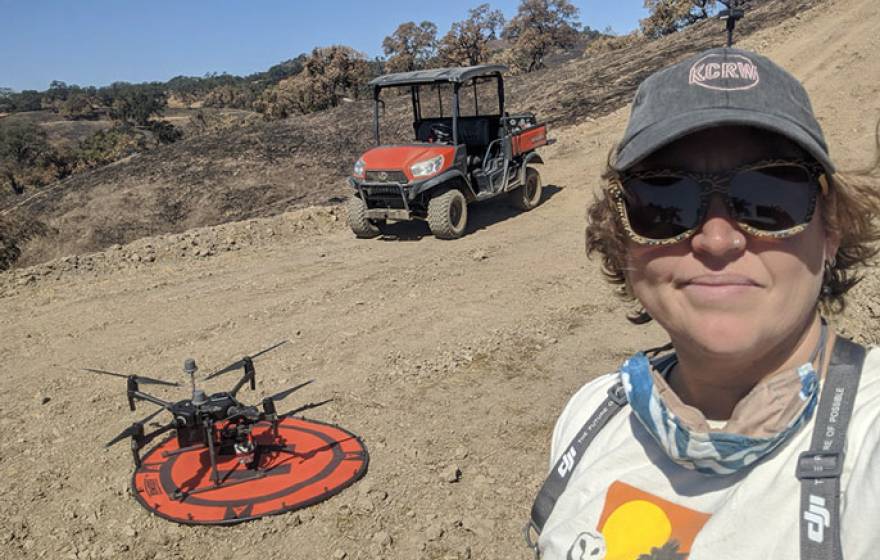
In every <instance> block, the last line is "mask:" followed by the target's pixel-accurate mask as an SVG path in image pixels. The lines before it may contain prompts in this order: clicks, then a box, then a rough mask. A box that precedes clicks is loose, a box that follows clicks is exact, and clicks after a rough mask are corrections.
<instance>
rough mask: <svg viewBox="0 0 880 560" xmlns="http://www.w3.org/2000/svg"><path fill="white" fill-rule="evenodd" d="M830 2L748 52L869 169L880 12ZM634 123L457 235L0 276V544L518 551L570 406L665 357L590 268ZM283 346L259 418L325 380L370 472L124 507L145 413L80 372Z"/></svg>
mask: <svg viewBox="0 0 880 560" xmlns="http://www.w3.org/2000/svg"><path fill="white" fill-rule="evenodd" d="M832 6H833V8H834V9H833V10H832V11H825V12H821V13H807V14H804V15H803V16H801V19H800V21H797V22H794V21H793V22H791V23H787V24H785V25H783V26H781V28H776V29H775V30H770V31H764V32H761V33H759V34H758V35H756V36H753V37H751V38H749V40H748V41H747V42H746V43H745V44H744V45H743V46H745V47H747V48H753V49H756V50H759V51H761V52H763V53H765V54H768V55H770V56H771V57H773V58H774V59H776V60H778V61H779V62H780V63H782V64H783V65H784V66H786V67H787V68H789V69H790V70H791V71H793V72H794V73H795V74H796V75H798V76H800V77H802V78H803V79H804V80H805V82H806V85H807V87H808V89H809V90H810V92H811V94H812V96H813V100H814V104H815V106H816V111H817V113H818V114H819V115H820V116H821V119H822V123H823V126H824V127H825V129H826V132H827V134H828V137H829V139H830V142H831V144H832V149H833V153H834V155H835V156H837V157H838V158H839V159H840V160H841V161H842V162H843V163H844V164H850V165H852V164H860V163H861V164H864V163H866V162H868V161H869V160H870V156H871V153H872V151H871V150H872V148H873V142H872V138H871V135H872V133H873V123H874V122H875V121H876V119H877V118H878V117H880V95H878V84H880V66H878V60H877V58H876V53H877V52H880V48H878V38H877V35H876V33H875V30H876V29H877V27H878V25H880V14H878V8H877V5H876V3H875V2H873V1H869V0H840V1H838V2H835V3H833V5H832ZM625 116H626V112H625V111H619V112H617V113H615V114H613V115H610V116H609V117H606V118H603V119H601V120H599V121H595V122H589V123H584V124H581V125H579V126H576V127H572V128H568V129H565V130H559V131H556V132H555V134H554V135H555V136H556V137H557V138H558V139H559V141H558V143H557V144H556V145H555V146H553V147H551V148H549V149H546V150H545V151H544V152H543V155H544V157H545V160H546V161H547V162H548V164H547V165H546V166H545V167H544V169H543V170H542V173H543V177H544V181H545V184H547V185H549V186H548V188H547V192H546V198H545V200H544V202H543V204H542V205H541V206H540V207H538V208H537V209H535V210H534V211H532V212H529V213H527V214H517V213H515V212H514V211H512V210H510V211H509V210H507V209H505V208H501V207H499V206H496V205H492V206H490V205H484V206H477V207H474V208H473V209H472V222H473V224H472V226H471V229H470V231H469V233H468V235H467V236H466V237H464V238H463V239H460V240H457V241H454V242H442V241H438V240H435V239H434V238H432V237H430V236H429V235H428V234H427V228H425V227H422V226H421V225H418V224H417V225H400V226H398V227H397V228H396V229H395V232H394V233H395V234H396V236H392V237H390V238H386V239H383V240H371V241H361V240H356V239H354V238H353V236H352V235H351V233H350V232H349V231H347V230H346V229H345V227H344V226H343V224H342V221H341V220H334V217H335V215H333V214H330V213H328V212H326V211H314V212H304V213H303V212H298V213H294V214H287V215H284V216H280V217H277V218H272V219H268V220H261V221H255V222H251V223H243V224H238V225H233V226H228V227H226V226H223V227H221V228H216V231H215V230H203V231H201V232H196V233H192V234H189V235H187V236H171V237H166V238H162V239H154V240H147V241H145V242H139V243H137V244H134V245H133V246H131V247H124V248H119V249H114V250H111V251H108V252H107V253H105V254H101V255H97V256H93V257H89V258H88V259H68V260H67V261H65V262H60V261H59V262H56V263H53V264H52V266H51V268H50V267H42V268H38V269H33V270H30V271H27V270H26V271H19V272H15V273H7V274H5V275H4V276H3V278H2V279H0V285H2V286H4V288H3V291H2V293H3V294H4V296H5V297H3V298H2V299H0V325H2V334H3V339H2V342H0V360H2V363H3V364H4V367H3V375H2V377H0V403H2V405H0V406H2V408H0V426H2V428H3V430H2V433H3V437H2V439H0V480H2V481H3V485H4V486H3V491H2V494H0V527H2V530H0V549H3V550H4V551H5V552H6V555H5V556H6V557H7V558H13V557H15V558H115V557H122V555H123V554H124V555H125V557H127V558H205V557H215V558H233V557H235V558H276V557H281V556H282V555H283V556H285V557H289V558H322V559H323V558H337V559H340V558H401V559H412V558H527V557H528V554H527V552H526V550H525V549H524V547H523V546H522V543H521V540H520V537H519V530H520V527H521V525H522V523H523V522H524V520H525V518H526V515H527V512H528V508H529V507H530V503H531V502H530V501H531V499H532V497H533V495H534V492H535V490H536V488H537V485H538V484H539V482H540V480H541V478H542V474H543V472H544V470H545V469H546V462H547V453H548V444H549V434H550V430H551V429H552V423H553V421H554V419H555V417H556V415H557V413H558V412H559V410H560V408H561V407H562V405H563V404H564V402H565V400H566V399H567V397H568V396H569V395H570V394H571V393H572V392H573V391H574V390H575V389H576V388H577V387H579V386H580V385H581V384H583V383H584V382H585V381H587V380H588V379H590V378H592V377H593V376H595V375H597V374H599V373H602V372H605V371H608V370H610V369H613V368H615V367H616V365H617V364H618V362H619V361H620V360H621V358H623V357H625V356H626V355H628V354H630V353H632V352H633V351H635V350H637V349H639V348H644V347H646V346H648V345H653V344H655V343H660V342H663V337H662V333H661V332H660V331H659V330H658V329H657V328H656V327H651V326H649V327H634V326H632V325H630V324H629V323H628V322H627V321H626V319H625V313H626V311H627V310H628V308H627V307H626V306H625V305H623V304H621V303H620V302H619V301H618V300H616V299H615V298H614V297H613V295H612V292H611V289H610V288H609V287H607V286H606V285H605V284H604V283H603V281H602V279H601V276H600V274H599V272H598V267H597V264H596V263H594V262H590V261H587V260H586V258H585V256H584V254H583V239H582V238H583V227H584V207H585V204H586V202H587V200H588V199H589V197H590V195H591V193H592V191H593V189H594V188H595V186H596V185H597V178H598V175H599V172H600V170H601V165H602V162H603V161H604V159H605V156H606V154H607V152H608V150H609V148H610V147H611V144H612V142H613V141H614V139H615V138H616V137H617V136H618V135H619V134H620V132H621V131H622V127H623V124H624V122H625ZM224 228H225V229H224ZM218 231H219V232H220V233H218ZM193 242H195V245H194V244H193ZM146 245H149V246H150V247H146ZM878 288H880V281H878V280H877V279H876V278H875V277H873V276H870V277H869V278H868V279H867V280H866V281H865V282H863V283H862V285H861V286H860V287H859V288H858V289H857V290H856V294H855V298H854V302H853V305H851V309H850V312H851V314H850V315H849V316H848V318H846V319H844V320H842V322H841V325H842V326H843V328H844V329H845V330H846V331H847V332H849V333H851V334H854V335H856V336H858V337H859V338H860V339H861V340H866V341H871V342H875V343H876V342H877V340H878V337H880V335H878V333H880V329H878V327H880V289H878ZM281 339H290V340H291V344H288V345H286V346H284V347H282V348H280V349H278V350H276V351H275V352H274V353H272V354H268V355H266V357H265V359H263V360H261V361H260V362H259V363H258V371H259V372H260V376H261V378H260V381H259V383H258V387H257V391H256V395H254V396H253V397H252V402H256V401H257V400H258V397H259V396H262V395H265V394H269V393H271V392H274V391H276V390H278V389H281V388H283V387H286V386H288V385H291V384H294V383H296V382H299V381H302V380H305V379H307V378H312V377H314V378H316V379H317V380H318V381H317V383H315V384H313V385H312V386H310V387H309V389H307V390H306V391H304V392H303V393H302V396H301V399H303V400H319V399H323V398H329V397H333V398H334V399H335V400H334V402H333V403H331V404H329V405H327V406H325V407H323V408H319V409H316V410H314V411H312V412H311V414H310V416H312V417H314V418H317V419H321V420H327V421H332V422H337V423H339V424H341V425H342V426H344V427H345V428H347V429H349V430H352V431H353V432H355V433H357V434H360V435H362V436H363V438H364V440H365V442H366V444H367V446H368V447H369V449H370V453H371V464H370V470H369V473H368V474H367V476H366V478H365V479H364V480H362V481H361V482H360V483H358V484H357V485H355V486H353V487H351V488H349V489H348V490H346V491H344V492H343V493H341V494H340V495H338V496H336V497H334V498H333V499H331V500H329V501H327V502H325V503H323V504H320V505H318V506H316V507H313V508H310V509H307V510H303V511H301V512H299V513H292V514H286V515H282V516H278V517H274V518H269V519H266V520H261V521H257V522H253V523H245V524H242V525H238V526H235V527H232V528H205V527H202V528H199V527H196V528H191V527H182V526H176V525H174V524H171V523H168V522H165V521H162V520H160V519H157V518H151V517H150V516H149V515H147V513H146V512H145V511H144V510H142V509H141V508H140V507H139V506H138V505H137V504H136V503H135V501H134V500H133V499H132V498H131V497H130V496H129V495H128V493H127V488H128V484H129V475H130V470H131V464H130V457H129V454H128V452H127V450H126V449H124V444H121V445H120V446H118V447H114V448H112V449H110V450H109V451H105V450H104V449H103V448H102V445H103V443H104V442H106V441H107V440H109V439H110V438H111V437H113V436H114V435H115V434H116V433H118V432H119V431H120V430H122V429H123V428H124V427H125V426H126V425H127V424H128V423H129V422H131V421H133V420H134V419H136V418H138V417H139V416H137V415H135V414H132V413H129V412H128V410H127V408H126V407H125V402H124V386H123V384H121V383H116V382H115V381H116V380H114V379H111V378H103V377H99V376H91V375H89V374H86V373H83V372H81V371H79V368H82V367H98V368H105V369H115V370H121V371H128V372H139V373H142V374H143V375H152V376H162V377H164V378H165V379H182V373H181V372H180V367H181V365H182V363H183V360H184V358H187V357H193V358H195V359H196V360H197V361H198V362H199V363H200V365H201V367H202V369H203V370H210V369H212V368H213V367H217V366H221V365H223V364H225V363H226V362H228V361H231V360H232V359H235V358H237V357H239V356H240V355H242V354H245V353H248V352H253V351H256V350H258V349H260V348H262V347H264V346H268V345H269V344H271V343H273V342H276V341H278V340H281ZM211 383H212V384H211V385H209V388H211V389H220V388H221V387H223V386H224V384H223V382H222V381H219V380H218V381H217V382H211ZM160 394H165V395H169V396H170V395H172V394H174V393H173V392H160ZM244 396H245V398H249V399H250V398H251V397H250V396H249V394H247V393H245V395H244ZM457 470H458V471H460V473H461V475H460V480H458V481H456V482H452V480H454V479H456V478H458V477H457V476H456V475H455V472H456V471H457Z"/></svg>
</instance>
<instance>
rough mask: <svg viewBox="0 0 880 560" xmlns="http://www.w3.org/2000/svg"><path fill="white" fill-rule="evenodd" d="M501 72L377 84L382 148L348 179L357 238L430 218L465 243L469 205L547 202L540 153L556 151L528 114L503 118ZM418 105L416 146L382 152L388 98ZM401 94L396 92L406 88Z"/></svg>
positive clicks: (392, 78) (427, 73)
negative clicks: (382, 121) (498, 199)
mask: <svg viewBox="0 0 880 560" xmlns="http://www.w3.org/2000/svg"><path fill="white" fill-rule="evenodd" d="M506 71H507V68H506V67H505V66H501V65H488V64H487V65H480V66H469V67H463V68H438V69H431V70H417V71H414V72H401V73H397V74H387V75H384V76H379V77H378V78H375V79H373V80H372V81H371V82H370V83H369V85H370V86H371V88H372V91H373V100H374V104H373V128H374V135H375V143H376V147H374V148H372V149H370V150H368V151H367V152H366V153H364V154H363V155H362V156H361V157H360V159H358V161H357V163H356V164H355V166H354V172H353V173H352V176H351V177H350V178H349V182H350V184H351V186H352V187H353V188H354V189H355V191H356V192H355V195H354V196H353V197H352V198H351V199H349V200H348V202H347V209H348V224H349V226H350V227H351V229H352V231H354V233H355V235H357V236H358V237H363V238H368V237H375V236H377V235H379V234H381V233H382V229H383V227H384V226H385V224H386V223H387V222H388V221H389V220H392V221H405V220H424V221H427V222H428V226H429V227H430V228H431V232H432V233H433V234H434V235H435V236H436V237H438V238H441V239H455V238H458V237H461V236H462V235H463V234H464V232H465V228H466V226H467V215H468V212H467V207H468V204H469V203H471V202H474V201H480V200H487V199H490V198H495V197H500V196H501V195H506V197H507V198H508V200H509V202H511V203H512V205H513V206H515V207H517V208H519V209H521V210H531V209H532V208H534V207H535V206H537V205H538V203H539V202H540V200H541V177H540V175H539V174H538V171H537V170H536V169H535V168H534V167H531V165H532V164H538V163H544V162H543V160H542V159H541V156H540V155H538V154H537V152H536V151H535V150H536V148H538V147H540V146H545V145H547V144H550V143H552V140H549V139H548V138H547V125H546V124H544V123H539V122H538V121H537V119H536V118H535V115H534V114H532V113H522V114H509V113H507V112H505V110H504V78H503V73H504V72H506ZM388 88H394V89H395V90H397V91H396V92H392V95H393V94H394V93H396V94H397V99H400V98H401V96H402V95H407V92H406V90H407V89H408V90H409V92H408V93H409V95H408V97H409V98H410V99H411V101H412V110H413V123H412V126H413V133H414V136H415V138H414V141H413V142H411V143H407V144H392V145H382V143H381V138H380V119H381V117H382V116H383V115H384V113H385V101H384V100H383V99H382V92H383V91H384V90H385V89H388ZM401 89H402V90H403V91H400V90H401Z"/></svg>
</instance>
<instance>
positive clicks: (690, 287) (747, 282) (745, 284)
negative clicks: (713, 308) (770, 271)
mask: <svg viewBox="0 0 880 560" xmlns="http://www.w3.org/2000/svg"><path fill="white" fill-rule="evenodd" d="M760 287H761V286H760V284H758V283H757V282H755V281H754V280H752V279H751V278H749V277H747V276H742V275H739V274H703V275H700V276H695V277H693V278H689V279H687V280H685V281H684V282H682V284H681V288H682V289H683V290H684V291H685V292H686V293H688V294H689V295H691V296H693V297H696V298H698V299H710V300H711V299H727V298H730V297H735V296H740V295H744V294H748V293H751V292H752V291H753V290H755V289H756V288H760Z"/></svg>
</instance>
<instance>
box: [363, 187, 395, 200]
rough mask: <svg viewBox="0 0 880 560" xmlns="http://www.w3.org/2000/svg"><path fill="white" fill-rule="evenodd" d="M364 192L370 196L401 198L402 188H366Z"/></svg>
mask: <svg viewBox="0 0 880 560" xmlns="http://www.w3.org/2000/svg"><path fill="white" fill-rule="evenodd" d="M364 190H365V191H367V194H368V195H370V196H397V197H399V196H400V187H398V186H397V185H395V186H388V187H374V186H366V187H364Z"/></svg>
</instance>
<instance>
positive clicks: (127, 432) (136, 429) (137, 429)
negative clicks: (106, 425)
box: [104, 408, 165, 447]
mask: <svg viewBox="0 0 880 560" xmlns="http://www.w3.org/2000/svg"><path fill="white" fill-rule="evenodd" d="M163 410H165V409H164V408H160V409H158V410H156V411H154V412H153V413H152V414H150V415H149V416H147V417H146V418H143V419H141V420H138V421H137V422H135V423H134V424H132V425H131V426H129V427H128V428H126V429H124V430H122V432H120V434H119V435H118V436H116V437H115V438H113V439H111V440H110V441H108V442H107V443H106V444H105V445H104V447H110V446H111V445H115V444H117V443H119V442H120V441H122V440H124V439H125V438H128V437H132V436H137V435H138V434H140V435H141V436H143V434H144V424H146V423H147V422H149V421H150V420H152V419H153V418H154V417H155V416H156V415H157V414H159V413H160V412H162V411H163Z"/></svg>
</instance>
